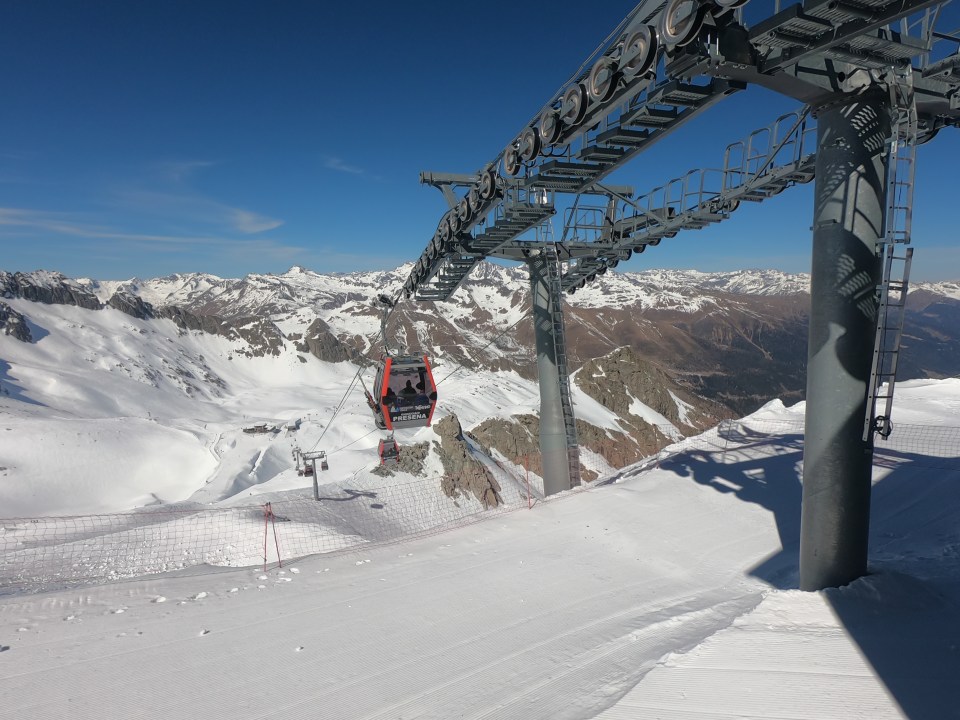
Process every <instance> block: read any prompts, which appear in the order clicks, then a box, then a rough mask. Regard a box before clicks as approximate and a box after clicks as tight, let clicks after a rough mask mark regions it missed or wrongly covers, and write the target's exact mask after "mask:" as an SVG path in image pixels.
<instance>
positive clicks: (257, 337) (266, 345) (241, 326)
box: [233, 317, 284, 357]
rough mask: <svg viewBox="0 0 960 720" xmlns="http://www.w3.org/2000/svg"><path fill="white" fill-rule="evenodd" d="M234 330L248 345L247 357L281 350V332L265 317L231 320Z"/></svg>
mask: <svg viewBox="0 0 960 720" xmlns="http://www.w3.org/2000/svg"><path fill="white" fill-rule="evenodd" d="M233 324H234V329H235V332H236V333H237V334H238V335H239V336H240V337H242V338H243V339H244V340H246V341H247V343H248V344H249V345H250V350H249V351H246V353H245V354H246V355H248V356H249V357H264V356H266V355H279V354H280V352H281V350H283V342H284V340H283V333H282V332H280V328H278V327H277V326H276V325H275V324H274V323H272V322H271V321H270V320H267V319H266V318H261V317H248V318H237V319H236V320H234V321H233Z"/></svg>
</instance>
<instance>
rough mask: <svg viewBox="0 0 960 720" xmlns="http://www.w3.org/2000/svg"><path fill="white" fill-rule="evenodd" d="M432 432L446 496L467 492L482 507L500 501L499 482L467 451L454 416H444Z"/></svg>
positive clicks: (491, 506) (467, 448)
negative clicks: (435, 438)
mask: <svg viewBox="0 0 960 720" xmlns="http://www.w3.org/2000/svg"><path fill="white" fill-rule="evenodd" d="M433 431H434V432H435V433H436V434H437V435H438V436H439V437H440V442H436V441H435V442H434V448H435V449H436V451H437V454H438V455H439V456H440V462H442V463H443V471H444V477H443V480H442V481H441V488H442V490H443V492H444V493H445V494H446V495H447V497H450V498H453V499H457V498H459V497H460V496H461V495H462V494H463V493H470V494H472V495H473V496H474V497H476V498H477V499H478V500H480V502H482V503H483V506H484V507H485V508H493V507H497V506H498V505H499V504H500V503H501V502H503V499H502V498H501V497H500V484H499V483H498V482H497V481H496V480H495V479H494V478H493V476H492V475H490V473H489V472H487V468H486V467H485V466H484V465H483V463H481V462H479V461H478V460H475V459H474V457H473V455H472V454H471V453H470V449H469V448H470V446H469V445H468V444H467V441H466V439H465V438H464V436H463V428H461V427H460V420H459V419H458V418H457V416H456V415H453V414H451V415H447V417H445V418H444V419H443V420H441V421H440V422H438V423H437V424H436V425H434V426H433ZM401 454H402V453H401Z"/></svg>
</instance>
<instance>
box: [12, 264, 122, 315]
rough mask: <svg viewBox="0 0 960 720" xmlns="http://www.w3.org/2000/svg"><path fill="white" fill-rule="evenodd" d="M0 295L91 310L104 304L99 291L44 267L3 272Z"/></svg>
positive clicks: (97, 308)
mask: <svg viewBox="0 0 960 720" xmlns="http://www.w3.org/2000/svg"><path fill="white" fill-rule="evenodd" d="M0 296H2V297H6V298H14V297H19V298H23V299H24V300H32V301H33V302H41V303H44V304H46V305H76V306H77V307H82V308H86V309H88V310H99V309H100V308H101V307H103V306H102V305H101V304H100V300H99V299H97V296H96V295H94V294H93V293H90V292H87V291H86V290H84V289H83V288H81V287H80V286H78V285H76V284H75V283H73V282H71V281H70V280H68V279H67V277H66V276H65V275H63V274H62V273H58V272H48V271H45V270H38V271H36V272H32V273H23V272H15V273H8V272H0Z"/></svg>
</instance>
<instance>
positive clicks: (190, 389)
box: [0, 263, 960, 512]
mask: <svg viewBox="0 0 960 720" xmlns="http://www.w3.org/2000/svg"><path fill="white" fill-rule="evenodd" d="M409 269H410V267H409V266H403V267H400V268H397V269H396V270H394V271H390V272H369V273H349V274H329V275H323V274H319V273H315V272H312V271H309V270H306V269H304V268H299V267H295V268H291V269H290V270H289V271H288V272H286V273H284V274H282V275H250V276H247V277H245V278H242V279H223V278H218V277H215V276H212V275H205V274H187V275H174V276H169V277H165V278H156V279H150V280H140V279H131V280H127V281H97V280H91V279H79V280H72V279H69V278H66V277H64V276H63V275H61V274H59V273H55V272H48V271H39V272H33V273H5V272H0V328H2V329H3V332H2V334H0V358H2V359H0V405H2V408H3V410H4V411H5V412H9V413H11V414H12V415H13V416H16V417H19V418H21V419H22V421H23V424H21V426H20V429H22V428H28V429H29V432H28V433H27V437H26V438H15V437H14V435H10V434H7V435H0V442H2V441H9V442H6V443H4V444H0V454H2V453H5V456H4V457H3V460H4V462H0V466H2V468H3V469H2V470H0V475H4V476H5V477H6V476H11V474H13V475H14V476H17V477H20V478H21V480H24V481H25V482H23V483H14V484H11V485H10V487H14V486H15V487H16V488H17V490H16V497H13V496H8V497H4V501H5V502H6V503H7V507H10V508H22V512H27V511H29V510H31V509H33V510H36V509H44V508H45V509H47V510H49V511H51V512H52V511H65V510H66V509H68V508H69V509H73V510H74V511H80V510H81V509H83V508H87V509H95V508H98V507H99V505H98V502H99V501H98V500H97V499H96V498H97V497H100V493H98V492H97V491H96V487H98V486H99V485H98V483H102V482H106V483H110V482H113V481H114V480H115V479H116V475H115V471H114V470H115V469H121V470H123V473H124V480H123V483H124V485H125V486H127V491H125V492H124V493H118V494H116V498H117V500H116V502H118V503H119V505H110V508H112V509H117V508H119V507H127V506H130V505H136V504H143V503H147V502H156V501H162V502H171V501H184V500H190V499H193V500H195V501H196V500H202V501H205V502H206V501H211V500H213V501H221V500H224V499H229V498H230V497H232V496H233V495H235V494H236V493H237V492H244V491H246V490H247V489H248V488H250V487H259V486H261V485H263V484H264V483H266V484H268V485H269V484H270V483H273V484H274V485H276V486H280V487H283V486H285V484H289V483H290V482H294V483H296V482H297V481H296V480H292V479H283V478H285V477H286V475H285V473H287V472H288V471H289V469H290V466H291V462H290V459H289V458H290V454H291V452H292V450H293V443H294V440H295V439H294V438H288V439H286V440H285V441H283V442H281V443H280V444H271V445H269V447H268V445H264V446H263V447H260V446H259V445H257V441H256V440H255V439H253V440H251V439H250V438H248V437H243V436H242V435H240V434H238V433H240V429H241V426H242V425H244V424H245V423H252V422H268V423H276V424H280V425H282V424H283V423H284V422H285V421H286V420H287V419H289V418H291V417H302V418H305V423H304V431H303V433H302V438H304V439H308V440H309V442H308V443H307V447H308V448H309V447H310V446H312V445H313V444H315V443H318V442H320V438H323V443H324V446H325V447H328V448H329V447H341V446H344V447H351V448H352V450H351V451H347V452H348V453H349V452H352V451H354V450H355V451H356V455H355V456H353V455H351V456H350V458H351V459H350V460H349V461H348V462H346V463H341V465H342V467H344V468H345V469H348V470H350V471H357V470H358V469H359V468H362V467H364V466H365V465H366V464H368V463H369V462H370V461H371V458H375V451H374V449H373V448H375V447H376V440H377V437H376V435H371V427H370V425H371V423H370V422H369V420H370V418H369V417H368V411H367V410H366V407H365V404H364V400H363V396H362V393H361V392H360V391H359V389H357V390H355V391H353V392H350V391H349V389H350V386H351V383H352V382H353V380H352V378H353V377H354V376H355V375H356V374H357V369H358V367H364V366H369V364H370V362H372V360H373V359H375V358H376V357H377V356H378V355H379V353H380V352H381V351H382V344H381V338H380V320H381V318H380V310H379V308H378V307H377V306H376V305H375V303H374V299H375V298H376V296H377V295H378V294H381V293H386V294H387V295H390V296H394V295H395V294H396V293H397V292H398V291H399V289H400V287H401V285H402V282H403V281H404V279H405V278H406V276H407V273H408V272H409ZM807 288H808V278H807V277H806V276H802V275H787V274H784V273H780V272H775V271H743V272H736V273H716V274H708V273H699V272H692V271H688V272H677V271H664V270H651V271H647V272H641V273H614V272H610V273H607V274H606V275H605V276H603V277H601V278H599V279H598V281H597V282H595V283H593V284H591V285H590V286H589V287H588V288H586V289H585V290H584V291H582V292H578V293H577V294H576V295H573V296H571V297H568V298H567V303H566V307H565V314H566V327H567V340H568V357H569V359H570V369H571V371H572V372H573V389H574V400H575V405H576V412H577V417H578V421H577V428H578V435H579V439H580V442H581V446H582V448H583V450H584V454H583V457H584V458H585V465H584V476H585V477H586V478H590V477H594V476H596V473H597V468H599V469H603V468H609V467H619V466H622V465H624V464H627V463H630V462H633V461H635V460H637V459H639V458H641V457H644V456H645V455H648V454H650V453H653V452H656V451H657V450H658V449H660V448H661V447H663V446H664V445H665V444H666V443H668V442H670V441H673V440H676V439H677V438H678V437H682V436H684V435H690V434H694V433H697V432H699V431H702V430H704V429H706V428H708V427H712V426H713V425H715V424H716V423H717V421H718V420H720V419H723V418H727V417H733V416H737V415H742V414H744V413H746V412H749V411H751V410H754V409H756V408H757V407H759V406H760V405H762V404H763V403H765V402H766V401H768V400H769V399H771V398H774V397H778V398H781V399H783V400H785V401H787V402H790V401H793V400H797V399H800V398H801V397H802V394H803V388H804V377H805V362H804V360H805V357H806V314H807V307H808V303H809V297H808V295H807V294H806V291H807ZM955 293H956V286H955V285H950V284H945V285H942V286H941V285H926V286H922V287H919V288H918V289H917V290H916V291H915V292H914V293H912V295H911V298H912V300H911V304H912V308H913V309H912V310H911V313H910V315H909V316H908V320H907V334H906V337H905V342H904V352H903V353H902V357H901V364H900V367H901V371H902V372H903V374H904V376H905V377H942V376H946V375H955V374H958V373H960V352H957V350H960V348H958V347H956V346H957V343H958V340H957V338H958V337H960V301H958V300H957V299H956V298H954V297H953V296H952V295H954V294H955ZM389 334H390V336H391V338H392V340H391V342H393V343H395V342H396V341H397V340H399V341H400V342H402V343H403V344H404V345H405V346H406V347H408V348H410V349H422V350H424V351H425V352H428V353H429V354H430V357H431V362H432V363H433V365H434V371H435V376H436V377H437V378H438V380H440V381H441V382H442V383H443V387H442V392H441V396H442V398H443V401H442V403H441V412H440V414H439V415H438V417H437V418H436V420H437V421H438V422H439V420H441V419H442V418H443V417H444V416H445V415H448V414H453V415H456V416H457V418H456V425H455V427H453V429H452V430H450V431H449V433H448V434H449V435H450V437H456V436H458V434H459V428H460V427H461V426H462V428H463V430H466V431H469V433H470V434H471V437H472V438H474V440H475V441H476V442H477V443H479V444H480V445H481V446H482V447H483V448H485V450H486V451H487V452H489V453H493V454H497V453H499V455H500V456H502V457H504V458H514V459H516V458H518V457H519V456H521V455H523V456H530V457H534V458H535V456H536V455H537V432H538V426H537V423H538V418H537V408H538V390H537V386H536V378H535V359H534V352H533V330H532V324H531V322H530V319H529V289H528V279H527V276H526V271H525V270H524V269H522V268H516V267H512V268H511V267H503V266H499V265H494V264H488V263H485V264H483V265H481V266H480V267H479V268H478V269H477V270H476V271H475V272H474V274H473V275H472V276H471V277H470V278H469V280H468V281H467V282H465V283H464V285H463V287H462V288H461V289H460V290H458V292H457V293H456V294H455V296H454V298H453V300H452V301H450V302H443V303H434V302H429V303H414V302H401V303H400V304H399V305H398V306H397V309H396V311H395V312H394V313H393V314H392V315H391V317H390V323H389ZM395 347H396V346H395V345H394V348H395ZM363 375H365V376H366V381H367V382H368V384H369V381H370V379H371V378H372V373H371V370H370V369H369V367H367V369H366V370H365V371H364V372H362V373H361V376H363ZM345 391H346V393H347V394H346V395H344V393H345ZM341 404H342V405H343V412H342V414H341V415H340V416H339V418H338V420H337V422H336V423H335V424H334V425H332V426H331V427H330V428H327V427H326V426H327V424H328V423H329V420H330V417H331V416H332V414H333V409H334V408H335V407H337V406H338V405H341ZM117 418H126V419H129V420H122V421H120V422H118V421H117ZM134 427H137V428H140V429H141V430H142V429H143V428H144V427H147V428H153V429H154V430H156V432H152V433H150V432H148V433H146V434H145V433H143V432H139V431H138V432H136V433H133V434H131V428H134ZM327 429H329V433H327V432H326V431H327ZM10 432H13V433H14V434H16V435H18V434H19V430H18V431H14V430H11V431H10ZM145 437H149V438H151V439H150V440H149V441H144V438H145ZM439 437H440V436H438V434H436V433H434V432H433V430H432V429H429V428H426V429H423V430H422V431H419V432H417V433H415V434H411V436H410V437H406V438H403V439H402V441H403V442H404V443H406V444H410V445H416V444H418V443H419V444H421V445H423V447H424V448H425V449H424V451H423V453H424V455H423V456H424V458H425V462H426V463H427V465H428V466H431V465H430V464H431V463H433V465H432V466H431V467H433V468H434V471H436V472H439V473H442V472H443V467H442V466H443V463H444V462H448V461H450V457H452V456H443V457H442V456H441V454H436V453H433V451H432V448H433V444H434V443H437V444H439V445H442V444H443V443H442V442H441V441H440V440H439V439H438V438H439ZM67 439H70V441H69V442H67ZM281 445H283V448H281V447H280V446H281ZM301 445H302V443H301ZM128 447H129V448H133V449H134V452H133V457H134V459H133V460H131V461H130V462H127V461H126V460H125V461H124V462H122V463H116V462H115V461H114V459H113V458H115V457H120V456H123V457H129V456H130V453H129V452H128V451H127V449H125V448H128ZM50 448H57V449H56V450H55V451H53V452H51V451H50ZM268 450H269V452H267V451H268ZM265 452H267V455H264V454H263V453H265ZM454 454H456V453H454ZM137 457H139V458H140V459H142V460H143V462H139V461H138V459H137ZM64 458H70V459H68V460H66V462H70V463H74V464H75V465H76V466H77V467H80V468H82V469H83V471H82V472H81V474H80V476H81V477H82V478H84V479H83V481H82V482H81V483H79V485H78V487H81V488H82V487H87V488H88V489H90V493H91V495H92V499H90V500H89V503H88V504H84V503H83V502H81V501H79V500H78V498H77V497H73V498H53V497H48V496H45V495H44V491H43V489H42V487H43V479H44V477H47V476H49V475H50V474H52V473H57V472H60V471H61V468H62V466H63V463H64V462H65V459H64ZM131 463H132V464H131ZM591 463H592V464H593V466H595V467H591V466H590V464H591ZM114 466H115V468H114ZM143 467H147V468H149V471H142V472H146V474H141V470H137V468H143ZM531 469H532V470H533V472H534V473H536V472H537V470H538V464H537V462H536V460H535V459H534V461H533V464H532V466H531ZM274 470H276V472H273V471H274ZM409 470H411V471H417V472H419V470H418V469H416V468H409ZM137 477H141V479H142V480H143V482H142V483H140V482H139V481H136V478H137ZM131 478H133V479H134V482H132V484H131V483H130V482H129V481H130V479H131ZM158 478H159V480H160V482H157V480H158ZM184 478H186V479H185V480H184ZM276 478H279V479H276ZM300 482H302V479H301V480H300ZM148 487H149V488H151V489H150V490H149V492H147V491H146V488H148ZM138 488H139V489H138ZM156 488H161V489H162V488H167V489H168V491H161V492H159V493H158V491H157V489H156ZM141 491H142V492H141ZM485 491H486V490H485V489H483V488H481V489H480V490H478V493H480V492H485ZM23 493H26V495H23ZM144 493H146V494H144ZM79 495H83V493H79ZM8 512H9V511H8Z"/></svg>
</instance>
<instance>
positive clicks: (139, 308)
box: [107, 290, 153, 320]
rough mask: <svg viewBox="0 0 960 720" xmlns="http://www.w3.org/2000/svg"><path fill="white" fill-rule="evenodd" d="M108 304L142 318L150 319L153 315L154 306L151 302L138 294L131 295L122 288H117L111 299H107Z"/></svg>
mask: <svg viewBox="0 0 960 720" xmlns="http://www.w3.org/2000/svg"><path fill="white" fill-rule="evenodd" d="M107 305H108V306H109V307H112V308H113V309H114V310H119V311H120V312H122V313H126V314H127V315H130V316H131V317H135V318H140V319H141V320H149V319H150V318H152V317H153V306H152V305H151V304H150V303H148V302H147V301H145V300H144V299H143V298H141V297H139V296H137V295H131V294H130V293H128V292H124V291H122V290H117V292H115V293H114V294H113V295H111V296H110V299H109V300H107Z"/></svg>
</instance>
